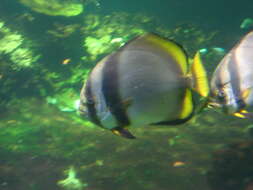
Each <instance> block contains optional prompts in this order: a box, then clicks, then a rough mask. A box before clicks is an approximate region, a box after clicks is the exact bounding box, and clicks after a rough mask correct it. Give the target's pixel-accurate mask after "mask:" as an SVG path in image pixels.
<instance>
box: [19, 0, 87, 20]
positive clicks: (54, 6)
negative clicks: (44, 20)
mask: <svg viewBox="0 0 253 190" xmlns="http://www.w3.org/2000/svg"><path fill="white" fill-rule="evenodd" d="M19 1H20V3H22V4H23V5H25V6H27V7H29V8H31V9H32V10H33V11H36V12H38V13H43V14H46V15H50V16H66V17H70V16H76V15H79V14H81V13H82V12H83V4H82V2H81V1H74V0H19Z"/></svg>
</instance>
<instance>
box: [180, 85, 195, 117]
mask: <svg viewBox="0 0 253 190" xmlns="http://www.w3.org/2000/svg"><path fill="white" fill-rule="evenodd" d="M192 112H193V102H192V92H191V90H190V89H186V93H185V97H184V101H183V103H182V111H181V113H180V116H179V118H180V119H184V118H187V117H188V116H189V115H190V114H191V113H192Z"/></svg>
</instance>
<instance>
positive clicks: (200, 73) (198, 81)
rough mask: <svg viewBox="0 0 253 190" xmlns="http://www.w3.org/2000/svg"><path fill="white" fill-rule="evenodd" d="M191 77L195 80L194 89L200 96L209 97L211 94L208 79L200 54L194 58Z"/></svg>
mask: <svg viewBox="0 0 253 190" xmlns="http://www.w3.org/2000/svg"><path fill="white" fill-rule="evenodd" d="M190 76H191V77H192V79H193V89H194V90H195V91H196V92H197V93H198V94H200V96H203V97H207V96H208V94H209V85H208V78H207V74H206V70H205V68H204V66H203V64H202V61H201V57H200V53H199V52H197V53H196V54H195V56H194V59H193V63H192V65H191V70H190Z"/></svg>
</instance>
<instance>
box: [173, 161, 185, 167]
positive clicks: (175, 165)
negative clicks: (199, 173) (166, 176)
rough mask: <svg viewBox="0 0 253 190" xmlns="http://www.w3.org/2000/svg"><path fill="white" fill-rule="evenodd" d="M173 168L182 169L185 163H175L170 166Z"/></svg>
mask: <svg viewBox="0 0 253 190" xmlns="http://www.w3.org/2000/svg"><path fill="white" fill-rule="evenodd" d="M172 166H173V167H182V166H185V162H181V161H176V162H174V163H173V164H172Z"/></svg>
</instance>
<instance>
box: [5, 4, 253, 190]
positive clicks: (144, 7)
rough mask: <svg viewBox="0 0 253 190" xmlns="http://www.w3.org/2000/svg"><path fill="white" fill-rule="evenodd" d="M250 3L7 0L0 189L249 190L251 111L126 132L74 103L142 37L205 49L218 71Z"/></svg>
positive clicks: (210, 66)
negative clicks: (108, 60)
mask: <svg viewBox="0 0 253 190" xmlns="http://www.w3.org/2000/svg"><path fill="white" fill-rule="evenodd" d="M252 10H253V3H252V2H251V1H249V0H248V1H246V0H242V1H225V0H220V1H218V0H213V1H211V0H210V1H199V0H196V1H194V3H193V2H190V1H187V0H171V1H166V0H161V1H154V0H147V1H144V0H140V1H136V0H130V1H123V0H86V1H85V0H61V1H60V0H50V1H49V0H1V1H0V190H252V189H253V185H252V184H253V141H252V135H253V134H252V127H253V124H252V120H250V119H249V120H247V119H238V118H234V117H232V116H227V115H224V114H222V113H218V112H215V111H213V110H205V111H203V112H202V113H201V114H199V115H196V116H195V117H194V118H193V119H192V120H190V121H189V122H187V123H186V124H184V125H179V126H160V127H157V126H156V127H154V126H151V127H141V128H138V129H131V131H132V132H133V133H134V134H135V135H136V136H137V137H138V138H137V139H136V140H126V139H123V138H120V137H117V136H115V135H113V134H111V133H110V132H108V131H105V130H103V129H101V128H99V127H97V126H94V125H93V124H91V123H90V122H89V121H87V120H85V119H82V118H81V117H80V116H79V114H78V112H77V102H78V100H79V93H80V89H81V87H82V85H83V81H84V80H85V79H86V78H87V74H88V72H89V71H90V69H91V68H93V67H94V66H95V64H96V63H97V61H99V60H100V59H101V58H102V57H104V56H105V55H107V54H109V53H110V52H112V51H113V50H115V49H117V48H118V47H120V46H121V45H122V44H124V43H126V42H127V41H128V40H130V39H131V38H133V37H134V36H136V35H139V34H142V33H144V32H148V31H149V32H155V33H158V34H160V35H162V36H164V37H168V38H170V39H173V40H176V41H177V42H179V43H180V44H182V45H183V46H184V47H185V49H186V51H187V52H188V54H189V57H193V55H194V53H195V52H196V51H197V50H202V51H203V54H202V56H203V60H204V63H205V67H206V68H207V70H208V75H209V77H210V76H211V74H212V72H213V70H214V68H215V67H216V66H217V64H218V63H219V61H220V60H221V58H222V57H223V56H224V54H225V53H226V52H228V50H229V49H230V48H232V47H233V45H234V44H235V43H236V42H237V41H238V40H239V39H240V38H241V37H242V36H243V35H244V34H246V33H247V32H249V31H250V30H252V29H253V20H251V19H253V14H252ZM247 18H248V19H249V20H248V21H249V22H246V23H244V24H243V21H245V19H247ZM251 22H252V23H251ZM217 47H218V49H217Z"/></svg>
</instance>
